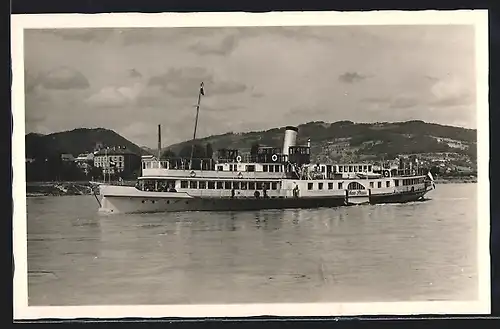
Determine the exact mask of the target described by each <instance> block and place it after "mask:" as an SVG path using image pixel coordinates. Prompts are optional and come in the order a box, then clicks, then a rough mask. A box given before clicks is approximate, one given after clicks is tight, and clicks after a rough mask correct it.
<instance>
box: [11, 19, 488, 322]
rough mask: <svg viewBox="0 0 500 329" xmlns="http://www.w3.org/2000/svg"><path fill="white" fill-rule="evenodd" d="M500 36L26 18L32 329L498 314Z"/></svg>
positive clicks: (22, 32)
mask: <svg viewBox="0 0 500 329" xmlns="http://www.w3.org/2000/svg"><path fill="white" fill-rule="evenodd" d="M487 17H488V16H487V12H486V11H483V10H467V11H429V12H404V11H401V12H399V11H390V12H384V11H380V12H363V13H361V12H359V13H347V12H346V13H342V12H323V13H319V12H318V13H315V12H309V13H306V12H302V13H299V12H296V13H277V12H276V13H272V12H271V13H197V14H187V13H186V14H168V13H165V14H138V13H131V14H103V15H81V14H79V15H65V14H61V15H14V16H13V17H12V54H13V55H12V57H13V58H12V60H13V94H12V97H13V98H12V99H13V102H12V103H13V121H14V128H13V129H14V133H13V140H12V143H13V170H14V173H13V175H14V178H13V184H14V185H13V194H14V196H13V197H14V220H13V227H14V232H13V233H14V239H13V240H14V260H15V277H14V317H15V318H17V319H35V318H55V317H57V318H76V317H87V318H93V317H95V318H99V317H101V318H119V317H204V316H212V317H218V316H223V317H231V316H254V315H284V316H304V315H314V316H328V315H376V314H384V315H388V314H395V315H405V314H444V313H448V314H450V313H453V314H461V313H465V314H486V313H489V310H490V279H489V275H490V273H489V269H490V265H489V262H490V259H489V233H490V232H489V222H490V216H489V181H488V180H489V179H488V175H489V174H488V157H489V155H488V149H489V142H488V49H487V47H488V44H487V42H488V41H487V30H488V22H487Z"/></svg>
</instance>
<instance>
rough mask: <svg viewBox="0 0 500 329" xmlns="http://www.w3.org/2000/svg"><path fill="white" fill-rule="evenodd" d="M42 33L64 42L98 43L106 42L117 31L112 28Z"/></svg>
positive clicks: (50, 30) (53, 30)
mask: <svg viewBox="0 0 500 329" xmlns="http://www.w3.org/2000/svg"><path fill="white" fill-rule="evenodd" d="M40 31H41V32H42V33H47V34H52V35H54V36H57V37H59V38H61V39H64V40H74V41H81V42H98V43H102V42H105V41H106V40H108V39H109V37H110V36H111V35H112V34H113V33H115V29H112V28H109V29H101V28H89V29H83V28H78V29H47V30H45V29H44V30H40Z"/></svg>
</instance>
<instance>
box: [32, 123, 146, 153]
mask: <svg viewBox="0 0 500 329" xmlns="http://www.w3.org/2000/svg"><path fill="white" fill-rule="evenodd" d="M97 143H101V144H102V145H103V146H104V147H106V146H109V147H112V146H125V147H126V148H127V149H129V150H130V151H132V152H134V153H137V154H141V155H142V154H147V153H148V152H147V151H146V150H144V149H142V148H140V147H139V146H137V145H136V144H134V143H132V142H131V141H129V140H127V139H126V138H124V137H122V136H120V135H119V134H117V133H116V132H114V131H112V130H108V129H104V128H95V129H87V128H78V129H74V130H71V131H63V132H58V133H53V134H49V135H41V134H34V133H30V134H27V135H26V157H27V158H40V157H47V156H53V155H57V154H60V153H70V154H73V156H75V157H76V156H78V154H81V153H84V152H92V151H93V150H94V148H95V146H96V144H97Z"/></svg>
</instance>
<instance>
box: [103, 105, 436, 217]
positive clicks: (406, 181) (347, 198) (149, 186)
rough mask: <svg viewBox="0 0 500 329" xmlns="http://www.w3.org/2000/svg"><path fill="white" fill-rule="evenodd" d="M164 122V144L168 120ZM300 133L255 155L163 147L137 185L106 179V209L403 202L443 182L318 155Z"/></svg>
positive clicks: (145, 161) (289, 133)
mask: <svg viewBox="0 0 500 329" xmlns="http://www.w3.org/2000/svg"><path fill="white" fill-rule="evenodd" d="M199 99H200V98H199V97H198V100H199ZM198 110H199V101H198ZM197 117H198V112H197ZM196 121H197V119H196ZM158 130H159V131H158V138H159V141H158V144H159V147H158V149H159V150H161V137H160V136H161V132H160V127H158ZM297 133H298V128H297V127H294V126H288V127H286V129H285V134H284V141H283V147H282V148H274V147H260V148H259V149H258V150H257V152H254V154H251V155H244V154H240V152H239V150H235V149H222V150H219V152H218V154H217V156H216V157H215V158H211V159H194V158H193V157H192V156H191V158H190V159H175V158H172V159H165V160H161V159H160V156H159V155H160V153H159V154H158V157H155V156H143V157H142V163H141V165H142V175H141V177H139V178H138V180H137V183H136V185H135V186H120V185H110V184H102V185H100V186H99V193H100V195H101V198H100V200H99V203H100V207H99V211H101V212H106V213H148V212H172V211H225V210H233V211H236V210H260V209H284V208H318V207H338V206H350V205H359V204H378V203H401V202H409V201H418V200H422V199H423V198H424V195H425V194H426V193H428V192H429V191H431V190H432V189H434V188H435V185H434V181H433V177H432V175H431V174H430V172H426V171H425V170H424V169H423V168H418V166H417V167H411V168H408V167H402V166H398V165H396V166H394V165H393V166H391V165H387V164H379V165H377V164H376V163H335V164H333V163H332V164H326V163H312V162H311V142H310V140H308V142H307V144H306V145H296V141H297ZM194 135H196V124H195V134H194ZM194 139H195V136H194V137H193V141H194ZM193 145H194V144H193Z"/></svg>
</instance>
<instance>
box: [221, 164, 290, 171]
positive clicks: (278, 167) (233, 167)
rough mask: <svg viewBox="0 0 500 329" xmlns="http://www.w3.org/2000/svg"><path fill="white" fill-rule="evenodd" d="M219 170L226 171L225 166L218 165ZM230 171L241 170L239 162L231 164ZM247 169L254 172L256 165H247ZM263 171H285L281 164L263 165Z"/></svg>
mask: <svg viewBox="0 0 500 329" xmlns="http://www.w3.org/2000/svg"><path fill="white" fill-rule="evenodd" d="M217 170H218V171H224V166H222V165H218V166H217ZM229 171H233V172H235V171H239V170H238V165H237V164H230V165H229ZM245 171H246V172H254V171H255V165H245ZM262 171H263V172H283V167H282V166H281V165H262Z"/></svg>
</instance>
